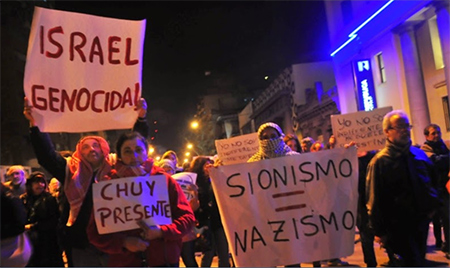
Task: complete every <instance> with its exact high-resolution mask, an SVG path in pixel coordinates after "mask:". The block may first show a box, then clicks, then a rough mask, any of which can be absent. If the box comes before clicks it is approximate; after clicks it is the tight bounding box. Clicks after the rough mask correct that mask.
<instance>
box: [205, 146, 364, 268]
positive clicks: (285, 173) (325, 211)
mask: <svg viewBox="0 0 450 268" xmlns="http://www.w3.org/2000/svg"><path fill="white" fill-rule="evenodd" d="M210 174H211V178H212V184H213V189H214V194H215V195H216V199H217V201H218V204H219V208H220V213H221V217H222V223H223V224H224V227H225V233H226V235H227V239H228V244H229V247H230V249H231V253H232V255H233V258H234V261H235V263H236V266H238V267H264V266H265V267H268V266H283V265H288V264H293V263H301V262H312V261H318V260H325V259H331V258H338V257H344V256H349V255H351V254H353V249H354V238H355V224H356V207H357V200H358V191H357V187H358V160H357V156H356V148H354V147H352V148H349V149H336V150H325V151H321V152H317V153H308V154H301V155H294V156H285V157H279V158H274V159H269V160H261V161H258V162H253V163H246V164H237V165H231V166H219V167H217V168H211V169H210Z"/></svg>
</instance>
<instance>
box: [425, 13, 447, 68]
mask: <svg viewBox="0 0 450 268" xmlns="http://www.w3.org/2000/svg"><path fill="white" fill-rule="evenodd" d="M428 26H429V28H430V38H431V48H432V49H433V58H434V65H435V67H436V70H439V69H442V68H444V57H443V56H442V48H441V40H440V38H439V32H438V28H437V23H436V16H434V17H433V18H431V19H430V20H429V21H428Z"/></svg>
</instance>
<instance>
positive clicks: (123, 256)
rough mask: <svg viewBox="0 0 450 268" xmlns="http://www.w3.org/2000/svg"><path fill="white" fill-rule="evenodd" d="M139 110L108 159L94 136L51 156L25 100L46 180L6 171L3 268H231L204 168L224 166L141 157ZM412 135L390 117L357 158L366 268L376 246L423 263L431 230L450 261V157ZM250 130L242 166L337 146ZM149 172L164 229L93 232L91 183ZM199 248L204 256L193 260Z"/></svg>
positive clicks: (271, 126)
mask: <svg viewBox="0 0 450 268" xmlns="http://www.w3.org/2000/svg"><path fill="white" fill-rule="evenodd" d="M137 110H138V113H139V114H138V118H137V120H136V123H135V125H134V126H133V129H132V130H131V131H128V132H125V133H124V134H122V135H121V136H120V137H119V138H118V140H117V141H116V146H115V153H111V150H110V146H109V143H108V141H106V140H105V139H104V138H102V137H100V136H85V137H83V138H81V139H80V140H79V142H78V144H77V145H76V148H75V151H73V152H58V151H56V150H55V148H54V146H53V143H52V141H51V140H50V136H49V135H48V134H47V133H42V132H40V130H39V128H38V127H37V126H36V125H35V121H34V117H33V113H32V107H31V106H29V104H28V102H27V100H26V99H25V107H24V115H25V117H26V118H27V119H28V121H29V123H30V140H31V143H32V146H33V150H34V152H35V154H36V157H37V159H38V162H39V164H40V165H41V166H42V167H43V168H45V170H46V171H47V172H48V173H49V174H51V177H50V178H49V177H47V176H46V175H45V173H43V172H39V171H37V172H33V173H31V174H29V175H28V177H27V176H26V173H25V170H24V168H23V167H22V166H20V165H15V166H11V167H10V168H9V169H8V171H7V174H6V175H7V178H8V181H7V182H6V183H2V185H1V187H2V188H1V190H2V203H1V206H2V225H1V228H2V232H1V241H2V244H1V248H2V259H1V265H2V266H30V267H31V266H37V267H43V266H46V267H63V266H69V267H107V266H109V267H111V266H121V267H136V266H172V267H177V266H179V265H180V263H179V261H180V258H181V260H182V261H183V263H184V265H185V266H186V267H199V265H200V266H201V267H210V266H211V264H212V260H213V257H214V256H216V255H217V257H218V265H219V267H230V266H233V260H232V258H230V251H229V245H228V243H227V239H226V235H225V230H224V227H223V225H222V220H221V215H220V211H219V208H218V205H217V202H216V198H215V195H214V191H213V189H212V185H211V179H210V177H209V170H210V169H211V168H213V167H214V165H217V164H218V163H219V164H220V160H219V161H216V163H215V162H214V160H213V158H212V157H211V156H198V157H196V158H194V159H193V161H192V162H191V163H190V165H189V166H186V167H184V168H183V167H180V166H179V163H178V158H177V154H176V153H175V152H174V151H172V150H169V151H167V152H166V153H164V155H163V156H162V158H161V160H159V161H154V159H152V158H151V157H149V154H148V142H147V137H148V125H147V123H146V113H147V107H146V103H145V100H143V99H141V101H140V102H139V104H138V107H137ZM411 127H412V126H411V125H410V123H409V119H408V116H407V115H406V114H405V113H404V112H402V111H399V110H396V111H392V112H390V113H388V114H386V116H385V117H384V120H383V131H384V133H385V135H386V145H385V148H383V149H382V150H380V151H378V152H377V151H368V152H359V153H358V161H359V180H358V194H359V198H358V210H357V228H358V230H359V233H360V239H361V247H362V251H363V255H364V262H365V263H366V265H367V266H368V267H376V266H377V265H378V263H377V260H376V257H375V253H374V242H377V243H379V244H380V245H382V246H383V247H384V248H385V249H386V253H387V255H388V256H389V263H388V264H387V265H389V266H426V259H425V254H426V246H427V244H426V241H427V235H428V228H429V224H430V222H433V231H434V235H435V240H436V247H439V248H440V249H442V251H443V252H444V253H445V254H446V257H447V258H450V256H449V229H448V228H449V209H450V208H449V191H450V186H449V176H450V172H449V149H448V147H447V146H446V144H445V143H444V142H443V140H442V138H441V130H440V127H439V126H437V125H435V124H431V125H429V126H427V127H426V128H425V130H424V135H425V138H426V142H425V144H423V146H421V148H418V147H417V146H413V145H412V144H411V137H410V130H411ZM257 134H258V141H259V150H258V152H256V153H255V154H254V155H253V156H252V157H251V158H250V159H249V160H248V162H255V161H260V160H263V159H271V158H277V157H285V156H286V157H289V156H292V155H299V154H305V153H309V152H318V151H321V150H329V149H333V148H335V146H336V139H335V137H334V136H331V137H330V139H329V142H328V144H326V145H324V144H323V143H321V142H318V141H314V140H313V139H312V138H311V137H305V138H303V139H298V138H297V136H296V135H294V134H287V135H285V134H284V133H283V131H282V129H281V128H280V126H278V125H277V124H275V123H272V122H267V123H264V124H262V125H261V126H260V127H259V129H258V133H257ZM354 144H355V143H354V142H352V143H350V144H348V145H346V147H349V146H354ZM182 172H192V173H195V174H196V176H197V177H196V182H195V184H192V185H189V186H188V189H187V190H188V191H190V193H191V194H190V195H189V197H188V196H186V195H185V193H184V192H183V190H186V189H185V188H182V187H181V186H180V185H179V184H178V183H177V181H176V180H175V179H174V178H173V177H172V176H174V174H177V173H182ZM148 175H163V177H162V178H164V179H165V181H166V184H167V190H168V195H169V200H170V211H171V218H172V223H170V224H162V225H156V226H148V225H147V224H146V223H145V222H143V221H138V222H137V224H138V226H139V229H135V230H128V231H122V232H116V233H109V234H100V233H99V230H98V228H97V225H96V221H95V217H94V211H93V206H94V204H93V202H94V200H93V184H95V183H98V182H101V181H106V180H113V179H119V178H126V177H139V176H148ZM50 179H51V180H50ZM183 187H185V186H183ZM7 214H8V215H12V216H8V217H6V216H4V215H7ZM441 229H443V233H444V235H442V230H441ZM205 241H206V242H205ZM199 250H200V251H201V252H202V258H201V262H200V263H197V260H196V255H195V254H196V252H198V251H199ZM299 250H301V249H299ZM64 262H66V263H64ZM323 262H327V263H328V266H347V265H348V263H346V262H344V261H342V260H340V259H338V258H336V259H331V260H317V261H315V262H313V266H314V267H320V266H321V263H323ZM288 266H289V267H295V266H296V267H299V266H301V264H300V263H297V264H286V267H288Z"/></svg>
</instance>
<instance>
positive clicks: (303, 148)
mask: <svg viewBox="0 0 450 268" xmlns="http://www.w3.org/2000/svg"><path fill="white" fill-rule="evenodd" d="M300 144H301V146H302V151H303V152H305V153H307V152H309V146H308V143H307V142H301V143H300Z"/></svg>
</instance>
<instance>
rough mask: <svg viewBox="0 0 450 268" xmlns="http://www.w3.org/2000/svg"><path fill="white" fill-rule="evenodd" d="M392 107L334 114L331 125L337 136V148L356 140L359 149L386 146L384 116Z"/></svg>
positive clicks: (373, 148)
mask: <svg viewBox="0 0 450 268" xmlns="http://www.w3.org/2000/svg"><path fill="white" fill-rule="evenodd" d="M390 111H392V107H383V108H379V109H374V110H372V111H368V112H365V111H361V112H356V113H349V114H342V115H332V116H331V126H332V128H333V135H334V137H335V138H336V148H342V147H344V145H345V144H348V143H349V142H351V141H355V142H356V146H357V147H358V151H370V150H378V149H382V148H384V145H385V141H386V136H385V134H384V131H383V117H384V116H385V115H386V114H387V113H388V112H390Z"/></svg>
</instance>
